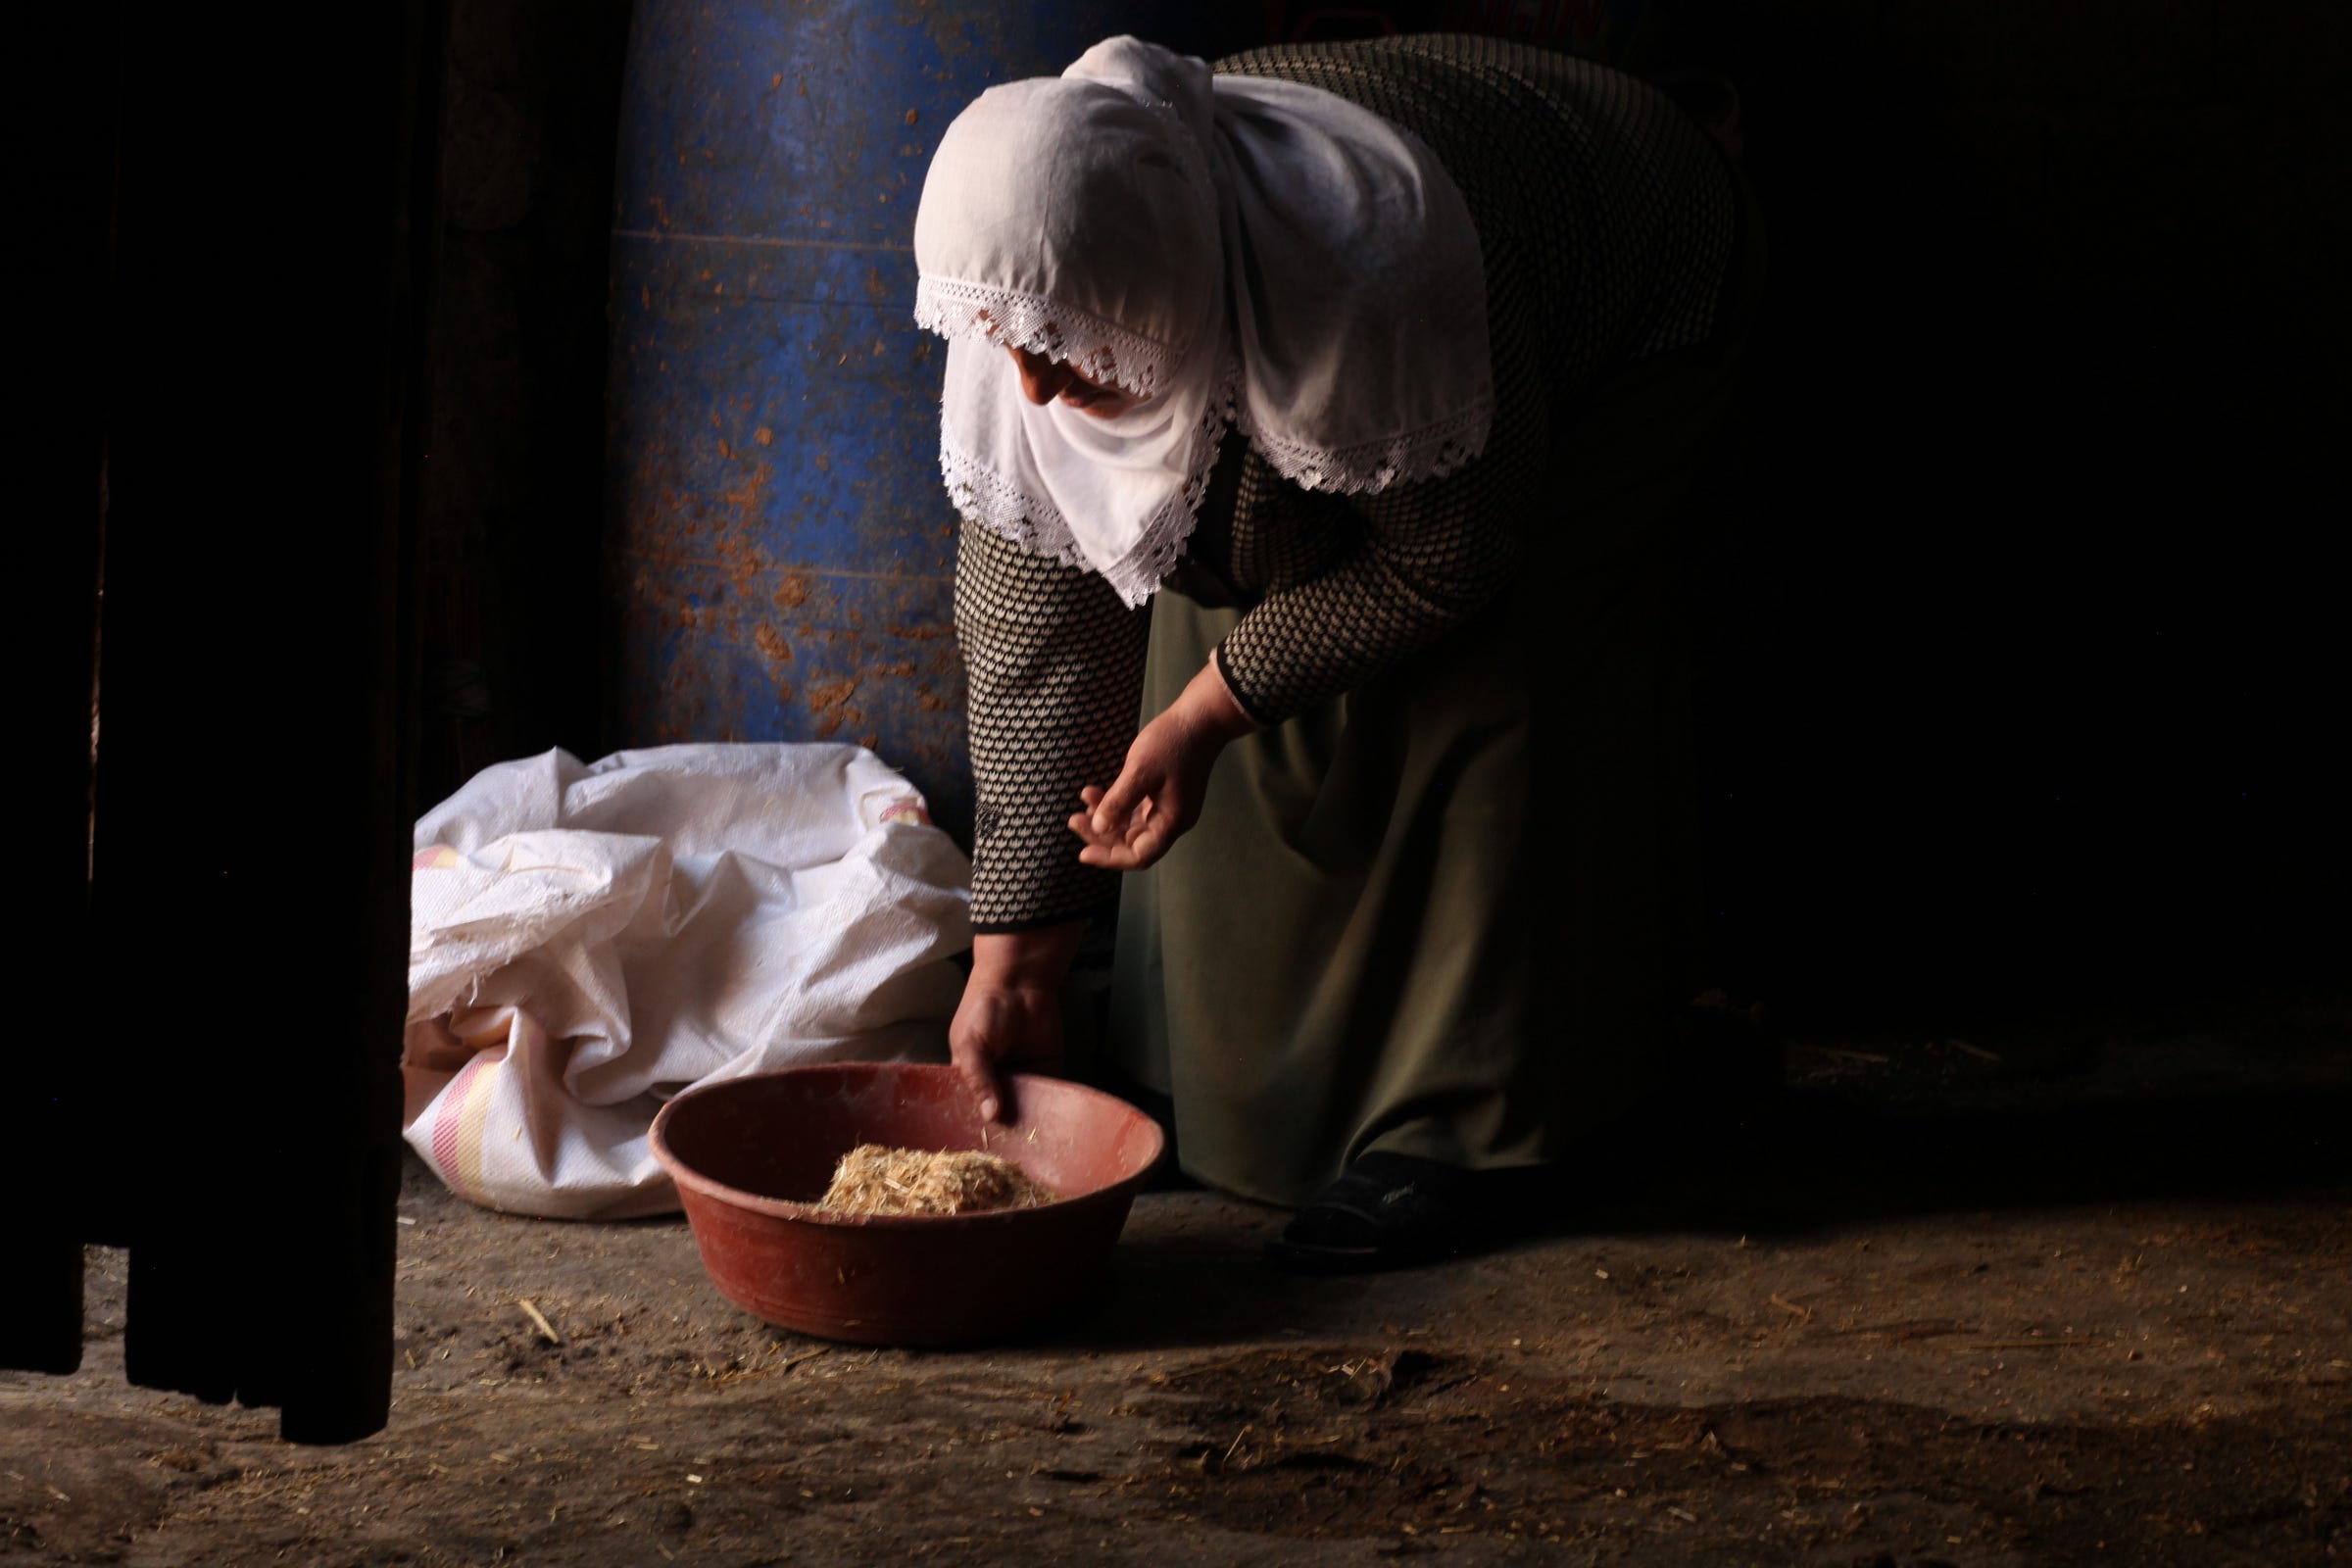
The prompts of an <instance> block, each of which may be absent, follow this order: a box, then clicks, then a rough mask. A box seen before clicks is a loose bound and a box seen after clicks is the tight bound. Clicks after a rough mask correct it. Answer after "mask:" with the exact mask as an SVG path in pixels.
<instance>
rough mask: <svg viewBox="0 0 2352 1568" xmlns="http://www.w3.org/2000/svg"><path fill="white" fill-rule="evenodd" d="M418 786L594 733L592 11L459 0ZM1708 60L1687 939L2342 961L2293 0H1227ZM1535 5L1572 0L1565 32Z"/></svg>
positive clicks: (611, 29) (1956, 978) (2319, 456)
mask: <svg viewBox="0 0 2352 1568" xmlns="http://www.w3.org/2000/svg"><path fill="white" fill-rule="evenodd" d="M447 12H448V30H447V37H448V44H447V50H446V57H445V60H444V75H443V84H442V95H441V108H440V114H441V117H442V118H441V132H442V134H441V150H440V159H441V163H440V170H439V191H440V196H439V228H438V252H437V261H436V264H435V271H434V280H433V281H434V287H433V301H434V310H433V328H432V347H431V353H430V371H429V375H428V378H427V380H428V388H429V411H430V412H429V430H430V441H429V454H428V456H429V462H428V463H427V464H426V466H425V469H426V476H425V480H424V491H423V512H422V517H423V531H424V535H425V556H424V561H425V564H424V572H423V578H422V586H423V592H422V595H421V598H420V601H419V606H420V609H419V613H420V615H421V617H422V641H423V670H424V684H423V690H424V696H425V701H426V704H427V713H426V718H425V723H424V733H423V743H422V758H421V787H422V791H423V796H424V799H426V800H428V801H429V800H431V799H434V798H437V797H438V796H439V795H441V794H444V793H446V792H447V791H448V790H449V789H452V788H454V787H455V786H456V785H457V784H458V783H459V782H460V781H461V780H462V779H463V778H464V777H466V775H467V774H468V773H470V772H471V771H472V770H473V769H474V768H477V767H479V766H481V765H482V764H484V763H486V762H488V761H491V760H498V759H500V758H504V757H510V756H515V755H520V754H525V753H529V752H533V751H537V750H540V749H543V748H545V747H547V746H550V745H563V746H565V747H568V748H569V749H571V750H573V751H574V752H576V753H578V754H580V755H581V756H583V757H593V756H596V755H600V754H601V753H603V752H604V751H606V750H609V749H612V748H613V747H614V746H617V745H620V744H626V743H628V742H630V741H633V740H642V739H643V737H633V736H629V735H626V734H623V733H621V732H620V726H619V724H618V722H617V719H616V716H615V713H614V711H613V703H612V701H611V693H612V691H613V686H614V682H613V678H612V670H611V663H610V662H611V652H612V649H611V636H610V632H609V628H607V627H606V626H605V625H604V624H603V621H602V618H601V617H602V616H603V614H604V613H605V612H604V610H603V608H602V607H603V605H604V604H605V603H606V599H605V597H604V596H603V595H602V593H601V588H600V581H601V579H600V572H601V571H602V570H603V569H604V568H603V564H602V562H603V556H602V549H601V542H600V541H601V535H602V529H603V521H604V517H605V512H604V497H603V495H602V494H601V485H602V482H603V476H604V473H605V466H604V464H603V462H602V460H601V455H600V454H601V446H602V441H603V437H604V417H603V412H604V411H603V384H602V376H603V367H604V356H605V352H606V345H607V340H608V331H609V323H608V321H607V318H606V314H605V313H606V305H607V299H606V270H605V260H606V248H607V232H608V229H609V227H610V223H611V201H612V172H613V152H614V138H615V134H616V129H617V126H616V117H617V113H618V103H619V90H620V76H621V70H622V65H623V60H624V56H625V52H626V42H627V31H628V12H629V7H628V5H627V3H626V0H565V3H564V4H561V5H559V4H555V3H552V0H448V5H447ZM1384 16H1385V17H1386V18H1387V19H1388V20H1391V21H1394V22H1397V23H1398V24H1400V25H1403V26H1405V27H1407V28H1412V27H1417V26H1421V25H1430V24H1434V23H1439V22H1445V21H1449V20H1450V21H1455V22H1467V23H1470V24H1472V25H1484V26H1488V27H1490V28H1492V29H1493V30H1510V28H1512V27H1513V26H1519V27H1522V28H1525V27H1541V26H1551V27H1553V28H1554V29H1555V31H1563V30H1564V31H1574V30H1575V28H1576V27H1577V26H1579V25H1581V26H1583V28H1584V30H1585V33H1586V35H1588V36H1591V37H1594V38H1596V39H1597V40H1598V41H1597V42H1596V44H1595V45H1594V47H1596V48H1597V49H1599V50H1600V51H1601V52H1602V53H1603V54H1604V56H1605V57H1606V58H1610V59H1612V60H1614V61H1616V62H1617V63H1620V64H1622V65H1624V66H1625V67H1626V68H1627V69H1630V70H1636V71H1641V72H1648V73H1655V72H1664V71H1671V70H1677V69H1696V70H1701V71H1712V72H1718V73H1723V74H1724V75H1726V76H1728V77H1729V78H1731V79H1732V80H1733V81H1734V82H1735V83H1736V84H1737V87H1738V90H1739V93H1740V128H1741V130H1742V132H1743V135H1744V137H1745V141H1746V145H1747V150H1748V159H1749V165H1750V169H1751V172H1752V174H1753V176H1754V178H1755V180H1756V182H1757V185H1758V187H1759V190H1760V193H1761V196H1762V199H1763V201H1764V203H1765V205H1766V210H1767V215H1768V221H1769V222H1770V225H1771V233H1772V247H1773V277H1772V288H1771V296H1770V302H1769V307H1768V310H1767V313H1766V317H1765V319H1764V320H1763V322H1762V323H1761V326H1760V329H1759V336H1758V338H1757V341H1756V343H1755V347H1754V351H1753V362H1752V373H1751V378H1750V383H1749V389H1748V399H1747V406H1746V409H1745V412H1744V415H1743V417H1742V420H1741V423H1740V428H1739V431H1738V434H1737V441H1736V450H1735V454H1734V460H1733V463H1732V466H1730V468H1729V469H1728V470H1727V473H1726V475H1725V476H1724V481H1723V482H1722V483H1721V484H1720V485H1718V486H1717V487H1716V489H1715V491H1714V493H1713V497H1712V501H1711V504H1710V505H1709V506H1708V507H1707V508H1706V509H1705V511H1704V515H1703V516H1702V518H1701V519H1700V521H1701V526H1700V527H1699V529H1698V531H1697V532H1696V534H1695V535H1694V566H1695V569H1694V572H1693V574H1692V581H1693V592H1694V607H1695V613H1696V616H1697V619H1698V623H1699V625H1700V627H1701V642H1702V649H1703V653H1704V659H1705V662H1704V666H1703V669H1704V679H1703V683H1702V688H1701V709H1700V720H1701V739H1702V745H1703V748H1704V757H1705V765H1706V792H1707V800H1708V819H1707V823H1706V830H1707V854H1708V864H1709V874H1710V883H1711V900H1710V923H1711V936H1712V948H1713V960H1712V961H1713V972H1714V974H1715V975H1716V977H1718V978H1719V979H1721V980H1723V981H1724V982H1725V983H1726V984H1727V985H1729V986H1730V987H1731V988H1732V989H1733V990H1734V991H1735V992H1736V993H1738V994H1740V995H1741V996H1742V997H1760V998H1762V999H1764V1000H1765V1001H1766V1002H1767V1003H1768V1005H1770V1006H1771V1007H1772V1008H1773V1009H1775V1011H1776V1012H1777V1013H1778V1015H1779V1016H1780V1018H1781V1019H1782V1021H1783V1022H1784V1023H1786V1024H1788V1025H1789V1026H1790V1027H1804V1026H1808V1025H1814V1026H1822V1027H1831V1026H1837V1027H1867V1026H1872V1025H1874V1024H1881V1023H1885V1022H1887V1021H1888V1020H1893V1019H1902V1020H1908V1021H1912V1022H1917V1023H1934V1022H1937V1021H1940V1022H1943V1023H1946V1024H1948V1025H1949V1026H1950V1027H1954V1028H1958V1027H1962V1026H1964V1025H1965V1023H1966V1022H1967V1020H1968V1019H1970V1018H1972V1017H1976V1016H1980V1015H1984V1014H1988V1013H2016V1012H2019V1011H2021V1010H2022V1011H2049V1010H2053V1009H2055V1010H2060V1011H2063V1010H2064V1009H2067V1008H2071V1007H2080V1006H2094V1005H2103V1004H2106V1003H2110V1002H2114V1001H2119V1000H2145V999H2151V998H2159V997H2175V998H2179V997H2194V996H2202V995H2208V994H2223V993H2233V992H2241V991H2244V990H2247V989H2249V988H2255V987H2261V986H2266V985H2272V986H2277V985H2285V986H2295V985H2308V984H2314V983H2320V984H2332V983H2339V981H2340V976H2341V972H2342V971H2341V959H2342V955H2343V954H2344V952H2345V951H2346V948H2347V941H2346V939H2347V936H2352V929H2348V926H2347V918H2346V915H2345V913H2344V908H2343V903H2342V899H2341V893H2342V889H2343V870H2344V866H2345V864H2346V857H2345V849H2346V845H2345V835H2344V829H2343V825H2342V814H2341V811H2340V810H2339V809H2338V807H2337V802H2338V799H2339V798H2340V796H2341V793H2342V786H2341V773H2340V770H2339V769H2337V768H2336V767H2335V766H2334V762H2333V754H2334V752H2335V751H2336V749H2337V748H2336V747H2335V745H2334V744H2333V742H2334V739H2335V732H2336V731H2337V730H2338V729H2340V728H2341V725H2342V716H2341V713H2340V712H2339V711H2338V710H2339V709H2340V708H2341V706H2342V702H2341V698H2340V696H2339V695H2338V693H2339V689H2340V687H2341V684H2342V682H2341V671H2342V667H2343V665H2344V663H2345V659H2344V656H2343V653H2342V651H2341V645H2342V639H2341V637H2340V635H2338V634H2337V633H2336V630H2335V624H2334V622H2335V613H2336V609H2337V601H2338V600H2339V599H2340V598H2341V597H2342V586H2341V584H2342V578H2341V577H2340V575H2339V574H2338V573H2337V571H2336V569H2335V565H2334V561H2335V554H2336V552H2335V551H2334V549H2333V545H2334V538H2335V535H2336V533H2337V532H2338V531H2339V530H2340V528H2341V526H2342V525H2341V521H2340V514H2341V512H2342V511H2343V505H2342V502H2341V501H2340V500H2339V499H2338V498H2337V497H2336V495H2335V494H2334V492H2335V488H2336V487H2335V485H2334V484H2333V483H2332V482H2331V481H2332V480H2333V479H2334V477H2335V475H2334V472H2333V471H2332V470H2333V464H2332V463H2328V466H2327V470H2326V471H2324V470H2323V463H2324V462H2327V460H2330V459H2333V458H2335V457H2337V456H2338V455H2339V454H2340V453H2341V451H2342V449H2343V447H2344V445H2345V441H2344V436H2345V432H2346V428H2347V417H2348V415H2352V394H2348V392H2347V387H2348V386H2352V378H2347V376H2346V373H2345V366H2346V350H2347V347H2348V345H2352V322H2348V320H2347V314H2348V313H2347V306H2346V302H2345V297H2344V289H2343V281H2342V280H2343V279H2344V278H2345V277H2346V276H2347V275H2352V257H2348V255H2347V251H2348V250H2352V247H2347V244H2346V233H2345V228H2346V220H2345V217H2344V200H2343V198H2344V195H2345V193H2346V192H2347V191H2352V154H2348V151H2347V149H2348V148H2352V123H2348V115H2347V110H2346V107H2345V103H2346V89H2347V87H2348V86H2352V71H2348V68H2347V60H2348V59H2352V48H2348V47H2347V43H2348V38H2347V31H2348V24H2347V21H2346V12H2345V11H2344V9H2343V8H2341V7H2339V6H2334V5H2331V4H2327V3H2326V0H2263V3H2260V4H2223V3H2220V0H2139V3H2132V4H2126V3H2122V0H2072V3H2049V0H2043V3H2033V0H1989V3H1986V0H1979V3H1973V4H1962V3H1959V0H1764V3H1754V4H1732V3H1728V0H1680V3H1654V4H1645V5H1621V6H1618V7H1614V8H1611V7H1606V6H1596V5H1584V6H1575V5H1571V6H1566V7H1561V6H1556V5H1555V6H1549V7H1546V6H1533V5H1516V6H1513V5H1502V4H1481V3H1477V0H1470V3H1462V4H1455V5H1452V6H1450V7H1448V8H1445V9H1443V10H1441V8H1439V7H1437V6H1422V7H1418V8H1416V7H1413V6H1394V7H1389V8H1387V9H1386V11H1385V13H1376V12H1365V11H1322V12H1311V11H1307V10H1304V9H1302V8H1298V7H1292V8H1289V9H1288V10H1287V11H1286V9H1285V8H1283V7H1281V6H1271V7H1264V8H1260V7H1255V6H1248V7H1239V8H1236V9H1235V12H1234V28H1235V31H1236V35H1237V42H1239V41H1250V39H1251V38H1262V37H1264V36H1267V35H1268V34H1269V32H1272V31H1277V30H1280V31H1289V32H1296V31H1297V30H1298V29H1299V27H1301V26H1303V27H1305V28H1306V29H1307V30H1309V31H1310V32H1312V33H1315V34H1319V35H1342V34H1346V33H1348V32H1360V31H1364V30H1369V29H1371V28H1375V27H1377V26H1379V25H1382V20H1383V17H1384ZM1563 19H1565V20H1563Z"/></svg>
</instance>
